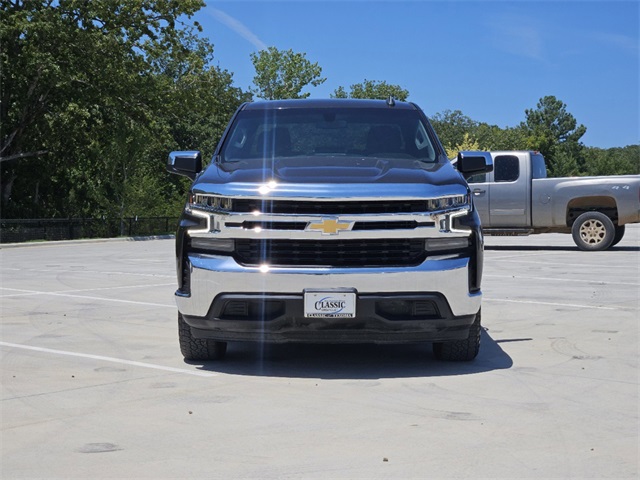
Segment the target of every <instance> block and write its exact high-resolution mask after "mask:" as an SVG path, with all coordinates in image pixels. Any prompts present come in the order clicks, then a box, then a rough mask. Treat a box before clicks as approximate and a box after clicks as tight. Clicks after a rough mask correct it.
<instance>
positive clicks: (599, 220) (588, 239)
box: [571, 212, 616, 252]
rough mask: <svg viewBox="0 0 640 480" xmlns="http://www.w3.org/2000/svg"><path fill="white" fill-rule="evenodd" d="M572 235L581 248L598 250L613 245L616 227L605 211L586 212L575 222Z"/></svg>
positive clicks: (592, 250)
mask: <svg viewBox="0 0 640 480" xmlns="http://www.w3.org/2000/svg"><path fill="white" fill-rule="evenodd" d="M571 235H572V236H573V241H574V242H575V244H576V245H577V246H578V248H579V249H580V250H586V251H591V252H596V251H599V250H606V249H607V248H609V247H610V246H611V244H612V243H613V241H614V239H615V236H616V227H615V226H614V225H613V222H612V221H611V219H610V218H609V217H607V216H606V215H605V214H604V213H600V212H585V213H583V214H582V215H580V216H579V217H578V218H576V221H575V222H573V226H572V227H571Z"/></svg>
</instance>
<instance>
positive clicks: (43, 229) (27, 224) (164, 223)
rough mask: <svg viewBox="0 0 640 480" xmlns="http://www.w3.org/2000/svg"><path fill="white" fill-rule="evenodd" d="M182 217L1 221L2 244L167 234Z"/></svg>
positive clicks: (173, 230) (0, 237) (0, 240)
mask: <svg viewBox="0 0 640 480" xmlns="http://www.w3.org/2000/svg"><path fill="white" fill-rule="evenodd" d="M177 225H178V217H125V218H104V219H103V218H35V219H0V243H14V242H28V241H33V240H75V239H79V238H113V237H138V236H150V235H166V234H169V233H175V230H176V228H177Z"/></svg>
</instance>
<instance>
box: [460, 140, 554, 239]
mask: <svg viewBox="0 0 640 480" xmlns="http://www.w3.org/2000/svg"><path fill="white" fill-rule="evenodd" d="M491 156H492V158H493V171H492V172H488V173H480V174H476V175H473V176H472V177H470V178H469V179H468V180H467V181H468V182H469V187H470V188H471V194H472V195H473V202H474V204H475V207H476V208H477V209H478V212H479V213H480V218H481V219H482V226H483V228H485V229H487V228H493V227H503V228H509V229H513V230H514V231H515V230H519V229H522V230H524V231H529V230H531V229H532V228H533V211H532V208H533V206H532V203H531V194H532V191H531V190H532V182H531V180H532V179H535V178H546V176H547V170H546V167H545V163H544V158H543V156H542V155H541V154H540V153H538V152H529V151H514V152H491Z"/></svg>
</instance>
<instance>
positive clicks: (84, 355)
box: [0, 342, 217, 377]
mask: <svg viewBox="0 0 640 480" xmlns="http://www.w3.org/2000/svg"><path fill="white" fill-rule="evenodd" d="M0 347H9V348H17V349H22V350H31V351H34V352H41V353H51V354H55V355H67V356H70V357H81V358H88V359H90V360H98V361H102V362H110V363H120V364H123V365H130V366H133V367H142V368H152V369H154V370H163V371H165V372H172V373H183V374H186V375H195V376H197V377H215V376H217V375H216V374H215V373H212V372H204V371H202V370H187V369H184V368H175V367H166V366H164V365H156V364H154V363H144V362H136V361H133V360H124V359H122V358H114V357H104V356H102V355H90V354H87V353H77V352H69V351H66V350H54V349H51V348H42V347H32V346H31V345H21V344H18V343H9V342H0Z"/></svg>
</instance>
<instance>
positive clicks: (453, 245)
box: [424, 237, 469, 252]
mask: <svg viewBox="0 0 640 480" xmlns="http://www.w3.org/2000/svg"><path fill="white" fill-rule="evenodd" d="M468 246H469V237H452V238H427V239H426V240H425V242H424V248H425V250H427V251H428V252H443V251H448V250H463V249H465V248H467V247H468Z"/></svg>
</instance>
